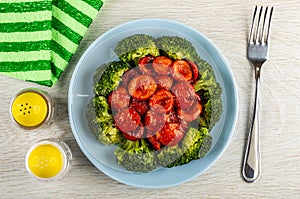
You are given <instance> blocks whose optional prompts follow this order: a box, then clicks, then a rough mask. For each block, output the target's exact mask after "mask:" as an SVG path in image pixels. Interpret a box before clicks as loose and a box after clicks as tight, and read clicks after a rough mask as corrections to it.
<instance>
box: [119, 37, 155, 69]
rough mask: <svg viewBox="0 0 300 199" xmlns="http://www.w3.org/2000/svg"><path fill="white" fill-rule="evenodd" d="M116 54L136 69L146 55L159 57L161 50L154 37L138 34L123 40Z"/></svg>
mask: <svg viewBox="0 0 300 199" xmlns="http://www.w3.org/2000/svg"><path fill="white" fill-rule="evenodd" d="M115 53H116V54H117V55H118V57H119V59H120V60H122V61H124V62H127V63H130V64H131V65H132V66H133V67H134V66H137V64H138V61H139V59H140V58H142V57H145V56H146V55H152V56H158V55H159V50H158V48H157V47H156V45H155V39H154V38H153V37H152V36H150V35H146V34H136V35H132V36H129V37H126V38H125V39H123V40H121V41H120V42H119V43H118V44H117V45H116V47H115Z"/></svg>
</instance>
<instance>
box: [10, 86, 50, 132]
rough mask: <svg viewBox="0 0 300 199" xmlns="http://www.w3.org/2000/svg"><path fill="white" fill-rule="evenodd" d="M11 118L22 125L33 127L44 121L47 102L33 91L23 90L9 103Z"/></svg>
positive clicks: (46, 112) (46, 113)
mask: <svg viewBox="0 0 300 199" xmlns="http://www.w3.org/2000/svg"><path fill="white" fill-rule="evenodd" d="M11 114H12V117H13V119H14V120H15V121H16V122H17V123H18V124H19V125H20V126H23V127H28V128H30V127H35V126H38V125H40V124H42V123H43V122H44V120H45V119H46V118H47V115H48V103H47V101H46V100H45V98H44V97H43V96H42V95H41V94H40V93H37V92H35V91H31V90H28V91H24V92H23V93H20V94H19V95H17V96H16V97H15V98H14V100H13V102H12V105H11Z"/></svg>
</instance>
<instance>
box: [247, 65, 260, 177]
mask: <svg viewBox="0 0 300 199" xmlns="http://www.w3.org/2000/svg"><path fill="white" fill-rule="evenodd" d="M255 69H256V71H255V72H256V73H255V80H256V86H255V101H254V107H253V115H252V120H251V126H250V130H249V134H248V140H247V145H246V150H245V154H244V162H243V168H242V175H243V178H244V180H245V181H246V182H255V181H256V180H257V179H258V178H259V176H260V161H261V160H260V146H259V145H260V144H259V91H260V67H255Z"/></svg>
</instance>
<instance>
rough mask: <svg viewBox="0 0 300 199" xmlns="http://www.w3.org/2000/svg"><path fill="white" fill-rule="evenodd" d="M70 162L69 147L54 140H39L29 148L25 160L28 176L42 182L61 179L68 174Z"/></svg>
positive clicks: (70, 153)
mask: <svg viewBox="0 0 300 199" xmlns="http://www.w3.org/2000/svg"><path fill="white" fill-rule="evenodd" d="M71 161H72V152H71V150H70V148H69V146H68V145H67V144H66V143H64V142H63V141H61V140H59V139H55V138H49V139H44V140H40V141H39V142H37V143H36V144H34V145H33V146H32V147H30V149H29V150H28V152H27V154H26V158H25V164H26V169H27V171H28V172H29V174H30V175H31V176H33V177H35V178H37V179H39V180H42V181H50V180H51V181H52V180H56V179H59V178H61V177H63V176H64V175H65V174H66V173H67V172H68V170H69V168H70V165H71Z"/></svg>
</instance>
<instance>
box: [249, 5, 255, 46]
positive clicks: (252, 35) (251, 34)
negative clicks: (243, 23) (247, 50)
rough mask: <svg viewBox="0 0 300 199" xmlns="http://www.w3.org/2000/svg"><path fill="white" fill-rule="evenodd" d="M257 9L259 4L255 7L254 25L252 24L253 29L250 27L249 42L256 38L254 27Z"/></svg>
mask: <svg viewBox="0 0 300 199" xmlns="http://www.w3.org/2000/svg"><path fill="white" fill-rule="evenodd" d="M256 11H257V6H255V9H254V12H253V18H252V25H251V29H250V34H249V41H248V43H251V42H252V41H253V40H254V33H253V27H254V23H255V16H256Z"/></svg>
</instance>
